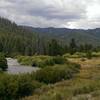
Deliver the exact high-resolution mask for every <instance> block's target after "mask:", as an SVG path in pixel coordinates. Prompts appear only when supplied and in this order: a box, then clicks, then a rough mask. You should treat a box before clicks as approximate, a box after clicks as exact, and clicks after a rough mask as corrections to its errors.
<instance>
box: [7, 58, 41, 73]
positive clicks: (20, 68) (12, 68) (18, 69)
mask: <svg viewBox="0 0 100 100" xmlns="http://www.w3.org/2000/svg"><path fill="white" fill-rule="evenodd" d="M7 63H8V69H7V73H9V74H19V73H21V74H22V73H31V72H33V71H37V70H39V68H37V67H32V66H24V65H20V64H19V63H18V61H17V59H13V58H7Z"/></svg>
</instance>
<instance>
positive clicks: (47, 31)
mask: <svg viewBox="0 0 100 100" xmlns="http://www.w3.org/2000/svg"><path fill="white" fill-rule="evenodd" d="M24 28H25V29H28V30H30V31H31V32H35V33H38V34H40V35H41V36H46V37H49V38H50V37H51V38H56V39H59V40H61V41H62V42H63V43H67V44H68V43H69V42H70V40H71V39H72V38H74V39H75V40H76V41H77V43H79V44H84V43H88V44H93V45H100V29H99V28H97V29H89V30H81V29H67V28H52V27H51V28H33V27H24Z"/></svg>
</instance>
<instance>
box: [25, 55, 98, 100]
mask: <svg viewBox="0 0 100 100" xmlns="http://www.w3.org/2000/svg"><path fill="white" fill-rule="evenodd" d="M69 60H70V61H72V62H76V63H79V64H81V70H80V73H79V74H77V75H76V76H75V77H74V78H73V79H71V80H64V81H62V82H59V83H56V84H54V85H48V86H43V87H42V88H40V89H37V90H36V91H35V92H34V93H33V96H30V97H26V98H24V99H23V100H100V58H99V57H98V58H92V59H90V60H89V59H83V58H70V59H69Z"/></svg>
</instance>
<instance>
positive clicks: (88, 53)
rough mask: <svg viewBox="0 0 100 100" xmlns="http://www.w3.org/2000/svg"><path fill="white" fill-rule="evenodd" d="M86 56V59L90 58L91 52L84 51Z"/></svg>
mask: <svg viewBox="0 0 100 100" xmlns="http://www.w3.org/2000/svg"><path fill="white" fill-rule="evenodd" d="M86 57H87V58H88V59H91V58H92V52H91V51H88V52H87V53H86Z"/></svg>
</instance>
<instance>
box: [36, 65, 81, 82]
mask: <svg viewBox="0 0 100 100" xmlns="http://www.w3.org/2000/svg"><path fill="white" fill-rule="evenodd" d="M79 69H80V67H79V65H76V64H71V65H67V64H65V65H56V66H53V67H45V68H44V69H41V70H39V71H37V72H36V75H35V79H36V80H38V81H40V82H44V83H47V84H49V83H56V82H58V81H61V80H63V79H70V78H72V77H73V75H74V74H75V73H77V72H79Z"/></svg>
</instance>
